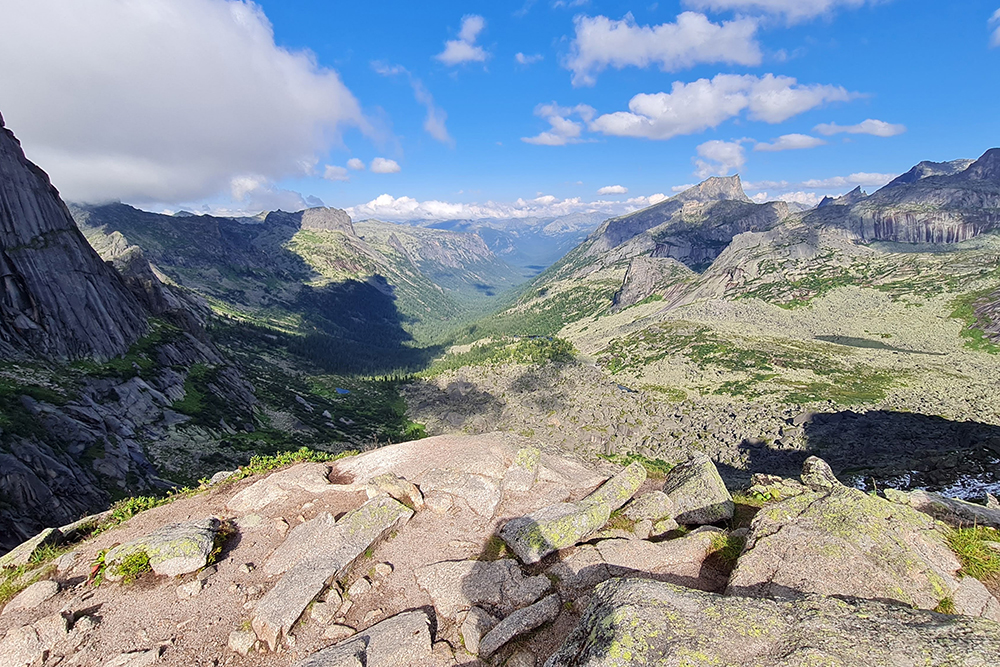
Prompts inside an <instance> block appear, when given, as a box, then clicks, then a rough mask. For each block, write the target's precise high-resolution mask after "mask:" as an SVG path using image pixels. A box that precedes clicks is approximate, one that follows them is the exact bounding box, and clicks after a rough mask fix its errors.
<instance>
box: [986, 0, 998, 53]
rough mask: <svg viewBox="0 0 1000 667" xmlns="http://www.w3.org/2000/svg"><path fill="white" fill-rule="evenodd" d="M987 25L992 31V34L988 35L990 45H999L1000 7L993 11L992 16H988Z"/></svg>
mask: <svg viewBox="0 0 1000 667" xmlns="http://www.w3.org/2000/svg"><path fill="white" fill-rule="evenodd" d="M987 25H988V26H989V28H990V30H992V31H993V34H992V35H991V36H990V46H991V47H997V46H1000V9H998V10H996V11H995V12H993V16H991V17H990V20H989V23H987Z"/></svg>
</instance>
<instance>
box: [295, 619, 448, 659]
mask: <svg viewBox="0 0 1000 667" xmlns="http://www.w3.org/2000/svg"><path fill="white" fill-rule="evenodd" d="M430 628H431V619H430V617H428V615H427V614H426V613H425V612H423V611H408V612H404V613H402V614H397V615H396V616H393V617H391V618H387V619H385V620H384V621H381V622H380V623H376V624H375V625H373V626H371V627H370V628H368V629H367V630H362V631H361V632H358V633H357V634H356V635H353V636H352V637H350V638H349V639H345V640H344V641H341V642H339V643H337V644H334V645H333V646H329V647H327V648H325V649H323V650H322V651H318V652H316V653H313V654H312V655H311V656H309V657H308V658H306V659H305V660H303V661H301V662H299V663H298V665H297V667H354V666H355V665H362V666H363V667H399V666H400V665H419V664H423V662H425V661H427V660H428V659H429V658H430V656H431V631H430Z"/></svg>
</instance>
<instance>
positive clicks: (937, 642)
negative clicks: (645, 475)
mask: <svg viewBox="0 0 1000 667" xmlns="http://www.w3.org/2000/svg"><path fill="white" fill-rule="evenodd" d="M998 629H1000V626H998V625H997V624H996V623H993V622H990V621H986V620H983V619H979V618H966V617H961V616H945V615H942V614H935V613H932V612H928V611H919V610H914V609H907V608H905V607H902V606H897V605H887V604H883V603H881V602H875V601H870V600H856V601H851V602H845V601H843V600H838V599H834V598H822V597H815V598H809V599H807V600H798V601H779V602H776V601H772V600H760V599H752V598H739V597H720V596H718V595H713V594H711V593H702V592H700V591H693V590H690V589H686V588H682V587H680V586H674V585H672V584H667V583H661V582H655V581H647V580H642V579H613V580H611V581H608V582H605V583H604V584H601V585H600V586H598V587H597V590H596V591H595V593H594V597H593V599H592V601H591V603H590V605H589V606H588V608H587V611H586V612H585V613H584V615H583V618H582V619H581V620H580V624H579V625H578V626H577V627H576V629H575V630H574V631H573V632H572V633H571V634H570V636H569V637H568V638H567V639H566V641H565V643H564V644H563V646H562V648H561V649H559V650H558V651H557V652H556V653H555V654H554V655H553V656H552V657H551V658H549V660H548V661H547V662H546V663H545V665H546V667H561V666H567V667H568V666H570V665H572V666H574V667H585V666H586V667H597V666H598V665H600V666H602V667H603V666H607V667H611V666H612V665H615V666H617V665H653V664H656V665H684V664H700V665H730V666H731V667H751V666H755V665H783V666H787V667H792V666H793V665H794V666H805V665H845V666H847V665H850V666H852V667H853V666H861V665H872V666H878V667H882V666H886V667H888V666H889V665H948V664H962V665H969V666H970V667H972V666H973V665H975V666H976V667H986V666H987V665H994V664H996V660H997V656H998V655H1000V639H998V636H1000V635H998V634H997V632H998ZM958 656H961V659H960V660H961V661H960V662H958V663H956V662H955V660H956V658H957V657H958Z"/></svg>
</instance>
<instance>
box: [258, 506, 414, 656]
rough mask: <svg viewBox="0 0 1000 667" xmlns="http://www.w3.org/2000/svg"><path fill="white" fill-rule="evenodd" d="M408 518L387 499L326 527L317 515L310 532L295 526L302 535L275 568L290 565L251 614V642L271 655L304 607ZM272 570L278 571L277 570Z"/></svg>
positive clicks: (407, 513) (410, 512)
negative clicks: (254, 637) (265, 647)
mask: <svg viewBox="0 0 1000 667" xmlns="http://www.w3.org/2000/svg"><path fill="white" fill-rule="evenodd" d="M411 516H413V510H411V509H410V508H408V507H406V506H405V505H403V504H402V503H400V502H398V501H396V500H394V499H392V498H390V497H389V496H377V497H375V498H372V499H371V500H369V501H368V502H366V503H365V504H364V505H362V506H361V507H359V508H358V509H356V510H353V511H351V512H348V513H347V514H345V515H344V516H343V517H341V519H340V521H337V522H336V523H335V524H333V525H332V526H331V525H330V523H329V521H330V518H332V517H328V516H327V517H323V515H320V517H317V518H316V519H313V521H314V522H315V521H318V520H320V519H322V521H321V522H320V523H319V524H317V525H316V526H315V527H314V528H313V529H308V530H306V529H305V526H306V524H303V525H301V526H298V527H297V528H299V529H303V532H300V533H299V538H302V539H299V538H296V543H295V544H294V545H292V546H291V547H289V549H288V550H286V551H285V552H283V553H282V554H281V555H280V560H279V561H278V562H279V563H280V564H281V566H284V565H288V564H289V563H294V564H291V565H290V566H289V567H288V569H287V570H286V571H285V572H284V575H283V576H282V577H281V579H279V580H278V583H277V584H275V586H274V588H272V589H271V590H270V591H269V592H268V593H267V594H266V595H265V596H264V597H263V598H261V600H260V601H259V602H258V603H257V607H256V609H255V610H254V616H253V619H252V621H251V625H252V626H253V629H254V632H256V633H257V637H258V638H260V640H261V641H263V642H266V643H267V645H268V646H269V647H270V649H271V650H272V651H273V650H274V649H275V648H276V647H277V646H278V642H279V640H280V639H281V637H282V636H283V635H286V634H288V631H289V629H291V627H292V625H294V624H295V621H297V620H298V619H299V617H300V616H301V615H302V612H303V611H305V608H306V607H307V606H309V603H310V602H312V601H313V600H314V599H316V596H318V595H319V594H320V593H321V592H323V589H324V588H325V587H326V586H327V585H328V584H329V583H330V582H331V581H332V580H334V579H336V578H338V577H341V576H343V575H344V573H346V571H347V569H348V568H350V566H351V565H352V564H353V563H354V561H355V560H357V558H358V557H359V556H361V554H363V553H364V552H365V550H366V549H368V547H370V546H371V545H373V544H375V543H376V542H378V541H379V540H381V539H382V538H383V537H385V536H386V535H388V534H389V533H390V532H391V531H393V530H394V529H396V528H398V527H399V526H401V525H402V524H404V523H405V522H406V521H408V520H409V518H410V517H411ZM307 523H312V522H307ZM292 532H295V531H292ZM292 532H290V533H289V539H290V538H291V537H292ZM305 537H311V538H312V539H311V541H310V540H307V539H305ZM274 567H275V568H276V569H280V568H279V566H278V565H275V566H274Z"/></svg>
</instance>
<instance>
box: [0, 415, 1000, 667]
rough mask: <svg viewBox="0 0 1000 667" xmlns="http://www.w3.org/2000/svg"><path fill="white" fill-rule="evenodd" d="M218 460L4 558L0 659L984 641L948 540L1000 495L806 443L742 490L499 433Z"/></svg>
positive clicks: (724, 659)
mask: <svg viewBox="0 0 1000 667" xmlns="http://www.w3.org/2000/svg"><path fill="white" fill-rule="evenodd" d="M237 477H238V476H237ZM233 479H234V478H228V479H227V478H226V474H222V473H220V475H217V476H216V479H215V480H214V482H215V483H214V484H212V485H211V486H209V487H208V488H207V489H206V490H204V491H203V492H200V493H195V494H192V495H188V496H185V497H181V498H179V499H177V500H175V501H174V502H172V503H169V504H166V505H162V506H160V507H156V508H154V509H151V510H147V511H145V512H142V513H140V514H138V515H136V516H135V517H133V518H132V519H130V520H128V521H127V522H125V523H123V524H121V525H120V526H118V527H115V528H112V529H110V530H106V531H104V532H101V533H99V534H98V535H97V536H96V537H93V538H91V539H88V540H86V541H83V542H78V543H76V544H71V545H70V546H69V547H67V548H66V549H67V550H65V552H64V553H62V554H58V552H56V553H55V554H54V555H57V557H56V558H55V560H52V561H51V562H49V563H47V564H43V563H41V562H40V561H42V560H44V559H43V558H41V556H40V554H42V553H43V552H45V550H46V549H47V550H48V553H50V554H53V550H52V545H57V544H59V543H60V542H67V543H68V542H69V540H71V539H72V534H73V532H74V530H78V527H73V526H68V527H64V528H63V529H59V530H48V531H45V532H43V533H42V534H40V535H39V536H38V537H37V538H35V539H33V540H30V541H29V542H26V543H24V544H23V545H22V546H21V547H19V548H17V549H15V550H14V551H12V552H10V553H9V554H7V555H6V556H4V557H3V558H2V559H0V567H3V568H7V572H8V573H11V572H14V571H15V570H13V569H12V568H20V570H16V572H19V573H20V572H24V574H23V575H21V577H22V579H21V581H20V582H19V584H20V585H19V586H18V587H21V586H23V585H25V584H28V583H29V582H30V581H31V580H35V581H34V583H30V585H27V587H25V588H24V589H23V591H21V592H20V593H19V594H18V595H17V596H16V597H13V599H11V600H10V601H9V602H8V603H7V604H6V606H5V607H4V608H3V610H2V611H0V633H2V634H0V636H2V639H0V667H8V666H10V667H15V666H17V667H27V666H29V665H45V666H48V665H53V666H54V665H66V666H69V665H107V666H115V667H140V666H146V665H157V666H159V665H164V666H166V665H223V664H225V665H297V666H300V667H307V666H308V667H332V666H341V665H343V666H352V667H353V666H365V667H381V666H389V665H441V666H445V665H476V664H490V665H518V666H521V665H542V664H545V665H550V666H553V667H554V666H557V665H627V664H664V665H732V666H737V667H742V666H747V667H749V666H751V665H787V666H793V665H795V666H798V665H803V666H804V665H865V666H866V667H867V666H871V665H965V666H978V665H982V666H986V665H996V664H1000V623H998V621H1000V602H998V600H997V599H996V598H995V597H994V592H995V591H996V589H995V588H990V587H989V586H993V584H992V583H989V580H987V584H986V585H984V583H982V582H980V581H979V580H977V579H975V578H973V577H971V576H964V575H963V566H962V563H960V561H959V558H958V557H957V556H956V554H955V553H954V552H953V551H952V550H951V548H950V546H949V539H948V537H949V535H950V534H952V533H951V531H952V528H951V527H950V526H949V525H948V524H951V525H952V526H955V525H964V524H969V523H975V524H976V525H979V526H993V527H998V526H1000V509H994V508H988V507H984V506H979V505H973V504H970V503H964V502H961V501H953V500H948V499H945V498H942V497H940V496H936V495H935V494H929V493H926V492H912V493H910V494H906V493H903V492H892V493H890V494H888V495H889V497H888V499H886V498H882V497H879V496H876V495H870V494H865V493H862V492H861V491H858V490H856V489H852V488H848V487H845V486H842V485H841V484H840V483H839V482H838V481H837V479H836V478H835V477H834V476H833V474H832V472H831V471H830V469H829V467H828V466H827V465H826V464H825V463H824V462H823V461H822V460H820V459H817V458H815V457H813V458H810V459H808V460H807V461H806V464H805V466H804V469H803V472H802V475H801V478H800V479H798V480H793V479H785V478H780V477H770V476H766V475H757V476H755V478H754V486H753V487H751V489H750V490H749V491H748V492H747V494H745V495H738V496H737V497H736V499H735V500H734V498H733V496H732V495H731V493H730V491H729V490H727V488H726V487H725V485H724V483H723V481H722V479H721V477H720V476H719V473H718V471H717V470H716V468H715V465H714V464H713V463H712V461H711V460H709V459H708V458H707V457H704V456H695V457H693V458H691V459H689V460H687V461H685V462H682V463H680V464H679V465H677V466H676V467H674V468H673V469H671V470H670V471H669V472H667V473H666V474H665V476H662V477H659V478H655V479H653V478H651V477H650V473H649V472H648V471H647V468H646V467H644V466H643V465H641V464H640V463H639V462H633V463H631V464H629V465H628V466H625V467H624V468H622V467H620V466H614V465H611V464H609V463H606V462H600V463H587V462H583V461H580V460H577V459H575V458H572V457H570V456H569V455H566V454H557V453H553V452H548V451H540V450H539V449H538V448H536V447H535V446H533V443H532V442H531V441H529V440H527V439H525V438H521V437H517V436H513V435H506V434H496V433H493V434H486V435H481V436H462V437H451V436H440V437H435V438H429V439H426V440H420V441H415V442H410V443H403V444H400V445H393V446H388V447H384V448H382V449H378V450H374V451H370V452H367V453H365V454H361V455H358V456H353V457H349V458H344V459H340V460H338V461H333V462H326V463H300V464H297V465H294V466H291V467H287V468H283V469H280V470H277V471H276V472H272V473H270V474H268V475H266V476H254V477H248V478H246V479H238V480H236V481H233ZM754 498H755V499H758V500H757V501H751V499H754ZM754 505H761V507H760V508H759V511H756V515H755V516H752V515H753V512H754V510H755V509H756V508H755V507H753V506H754ZM751 517H752V518H751ZM47 545H48V546H47ZM998 548H1000V545H998ZM68 549H72V550H68ZM8 579H9V577H8ZM98 584H99V585H98ZM945 612H946V613H945Z"/></svg>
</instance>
